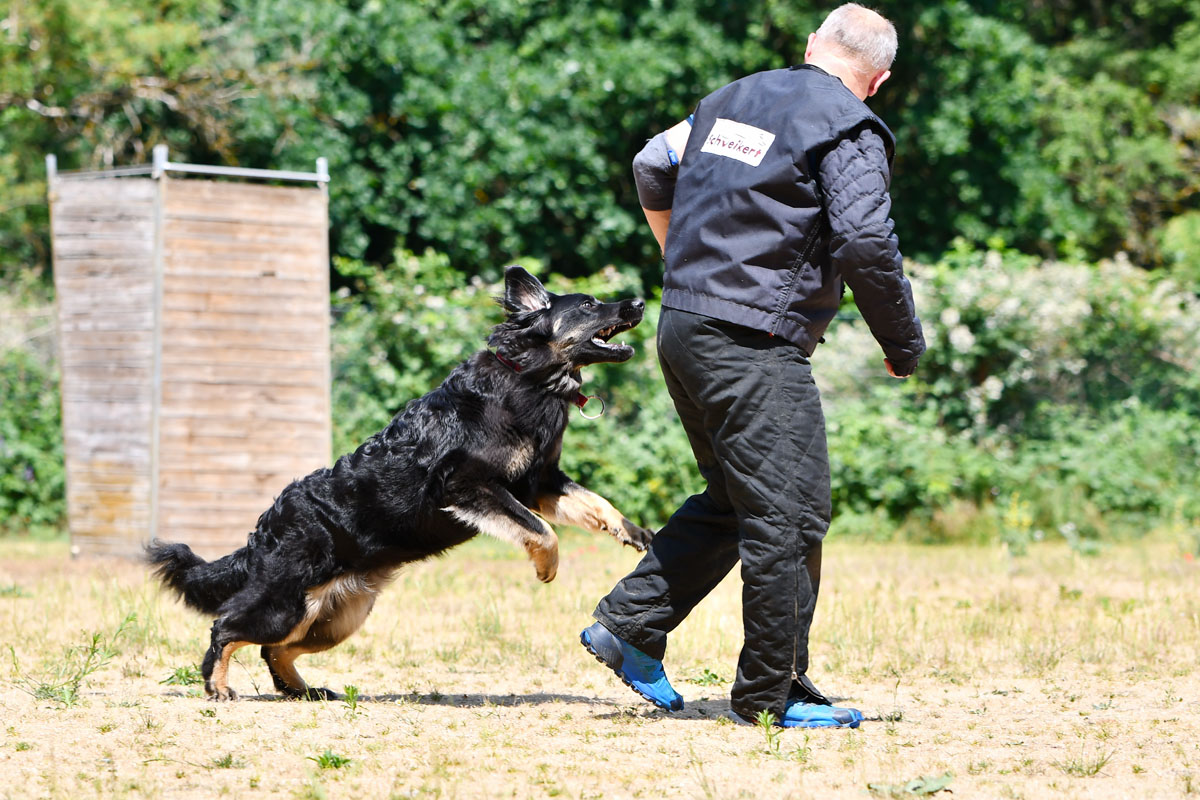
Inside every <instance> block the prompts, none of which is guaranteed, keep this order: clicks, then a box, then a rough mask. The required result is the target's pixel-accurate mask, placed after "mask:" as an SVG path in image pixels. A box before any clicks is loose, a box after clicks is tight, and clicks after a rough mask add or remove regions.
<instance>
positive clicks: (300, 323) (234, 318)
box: [161, 308, 329, 333]
mask: <svg viewBox="0 0 1200 800" xmlns="http://www.w3.org/2000/svg"><path fill="white" fill-rule="evenodd" d="M161 319H162V325H163V326H164V328H166V329H171V328H200V329H205V328H222V329H224V330H230V331H237V330H250V331H255V330H274V331H279V332H281V333H285V332H290V331H312V330H315V331H318V332H320V331H324V330H325V329H327V328H328V327H329V317H328V316H327V315H325V314H319V313H318V314H315V315H314V314H308V313H295V312H291V313H289V312H287V311H284V310H282V309H276V308H270V309H261V310H259V311H257V312H254V313H245V312H229V311H179V310H177V309H166V310H164V311H163V314H162V317H161Z"/></svg>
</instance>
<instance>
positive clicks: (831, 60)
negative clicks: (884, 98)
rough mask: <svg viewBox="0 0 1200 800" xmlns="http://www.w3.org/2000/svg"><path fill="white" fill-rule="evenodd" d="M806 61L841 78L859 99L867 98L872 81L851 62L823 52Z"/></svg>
mask: <svg viewBox="0 0 1200 800" xmlns="http://www.w3.org/2000/svg"><path fill="white" fill-rule="evenodd" d="M804 63H806V64H812V65H813V66H814V67H820V68H821V69H823V70H825V71H826V72H828V73H829V74H830V75H832V76H833V77H835V78H837V79H838V80H840V81H841V82H842V83H843V84H845V85H846V88H847V89H849V90H850V91H851V92H852V93H853V94H854V96H855V97H857V98H858V99H859V100H863V101H865V100H866V99H867V91H868V89H869V86H870V82H871V81H870V79H869V78H864V77H863V76H862V75H861V74H860V73H859V72H857V71H856V70H855V69H854V67H853V66H852V65H851V64H850V63H849V62H847V61H844V60H842V59H840V58H838V57H837V56H835V55H831V54H829V53H822V54H821V55H814V56H813V57H812V58H809V59H806V60H805V62H804Z"/></svg>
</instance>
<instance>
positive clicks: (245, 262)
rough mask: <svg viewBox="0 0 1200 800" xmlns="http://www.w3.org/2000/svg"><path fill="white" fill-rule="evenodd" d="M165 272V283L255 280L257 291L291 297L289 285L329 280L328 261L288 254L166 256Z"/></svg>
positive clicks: (164, 262) (169, 254) (186, 254)
mask: <svg viewBox="0 0 1200 800" xmlns="http://www.w3.org/2000/svg"><path fill="white" fill-rule="evenodd" d="M163 269H164V271H165V276H164V277H165V280H166V281H174V280H175V279H176V278H179V277H190V278H209V279H216V283H217V285H219V284H220V283H221V282H223V281H224V280H227V279H228V280H253V281H257V282H258V283H259V286H258V290H259V291H261V292H263V293H268V292H270V293H279V294H290V293H293V291H292V290H290V287H288V286H287V284H296V283H300V284H303V285H305V286H307V285H308V284H310V283H313V282H314V281H326V280H328V274H329V262H328V261H326V260H324V259H318V258H312V257H310V256H308V255H303V254H301V255H289V254H287V253H275V254H266V253H264V254H261V255H259V256H257V257H252V256H247V255H245V254H243V256H241V257H238V258H234V257H229V256H218V255H216V254H213V253H190V254H188V253H185V254H182V255H179V254H174V253H166V254H164V257H163ZM264 279H269V280H264ZM164 285H167V284H165V283H164ZM268 286H269V287H270V288H267V287H268ZM172 288H174V284H172ZM309 291H311V290H309ZM296 293H299V292H296Z"/></svg>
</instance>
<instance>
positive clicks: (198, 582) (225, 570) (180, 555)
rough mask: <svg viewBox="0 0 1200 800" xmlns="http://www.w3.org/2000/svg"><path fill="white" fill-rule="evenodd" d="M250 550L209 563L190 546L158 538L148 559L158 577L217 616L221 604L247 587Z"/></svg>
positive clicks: (195, 605) (188, 600) (149, 549)
mask: <svg viewBox="0 0 1200 800" xmlns="http://www.w3.org/2000/svg"><path fill="white" fill-rule="evenodd" d="M246 555H247V553H246V548H244V547H243V548H241V549H240V550H235V551H234V552H232V553H230V554H229V555H227V556H222V557H221V558H218V559H217V560H216V561H205V560H204V559H203V558H201V557H200V556H198V555H196V554H195V553H193V552H192V548H190V547H188V546H187V545H186V544H172V543H170V542H160V541H158V540H157V539H155V540H154V541H153V542H151V543H150V544H149V545H147V546H146V560H147V561H149V562H150V563H151V564H152V565H153V566H154V574H155V576H157V577H158V579H159V580H161V581H162V582H163V584H164V585H165V586H166V587H167V588H169V589H171V590H173V591H174V592H175V593H176V594H178V595H179V596H180V598H182V599H183V602H185V603H187V605H189V606H190V607H192V608H194V609H196V610H197V611H200V612H203V613H205V614H214V615H215V614H217V613H218V611H219V610H220V608H221V604H222V603H224V602H225V601H226V600H228V599H229V598H230V597H232V596H233V594H234V592H236V591H237V590H238V589H241V588H242V587H243V586H244V585H245V584H246V574H247V570H246Z"/></svg>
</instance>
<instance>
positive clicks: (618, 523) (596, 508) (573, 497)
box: [537, 484, 649, 546]
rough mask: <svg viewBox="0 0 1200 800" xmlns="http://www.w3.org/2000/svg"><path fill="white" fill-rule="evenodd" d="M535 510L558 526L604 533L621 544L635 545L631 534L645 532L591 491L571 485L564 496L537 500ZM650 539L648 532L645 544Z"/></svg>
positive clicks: (635, 541) (552, 496) (558, 495)
mask: <svg viewBox="0 0 1200 800" xmlns="http://www.w3.org/2000/svg"><path fill="white" fill-rule="evenodd" d="M537 503H538V507H537V511H538V512H539V513H540V514H541V515H542V516H544V517H545V518H546V519H548V520H550V521H551V522H553V523H555V524H558V525H574V526H576V527H579V528H583V529H584V530H587V531H591V532H593V533H607V534H608V535H609V536H611V537H613V538H614V539H616V540H617V541H618V542H621V543H622V544H630V545H634V546H637V540H635V538H634V536H632V535H631V534H639V533H645V532H644V531H643V530H642V528H641V527H640V526H639V525H636V524H635V523H633V522H631V521H629V520H628V519H626V517H625V515H624V514H622V513H621V512H620V511H618V510H617V509H616V508H615V507H614V506H613V504H612V503H610V502H608V501H607V500H605V499H604V498H603V497H601V496H600V495H598V494H596V493H595V492H593V491H590V490H588V489H585V488H583V487H582V486H579V485H578V484H574V485H572V486H569V487H568V488H567V491H566V492H564V493H563V494H544V495H542V496H540V497H539V498H538V500H537ZM648 540H649V535H648V533H647V535H646V537H645V541H648Z"/></svg>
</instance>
